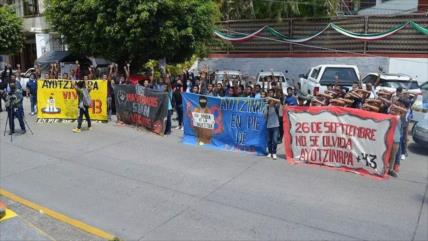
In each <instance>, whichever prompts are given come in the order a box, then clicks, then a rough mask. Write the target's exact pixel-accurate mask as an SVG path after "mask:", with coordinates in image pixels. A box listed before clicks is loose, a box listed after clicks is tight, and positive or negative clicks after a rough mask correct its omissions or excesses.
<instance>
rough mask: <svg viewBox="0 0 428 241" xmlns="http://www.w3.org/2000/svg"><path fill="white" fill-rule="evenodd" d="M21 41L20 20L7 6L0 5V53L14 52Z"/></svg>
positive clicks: (19, 48)
mask: <svg viewBox="0 0 428 241" xmlns="http://www.w3.org/2000/svg"><path fill="white" fill-rule="evenodd" d="M22 43H23V35H22V22H21V19H20V18H18V17H17V16H16V14H15V12H14V11H13V9H12V8H11V7H9V6H4V7H0V54H16V53H18V52H19V51H20V50H21V47H22Z"/></svg>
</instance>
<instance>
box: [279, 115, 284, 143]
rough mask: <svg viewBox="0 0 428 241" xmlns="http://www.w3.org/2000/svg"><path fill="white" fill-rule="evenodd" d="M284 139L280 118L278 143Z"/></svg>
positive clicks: (280, 119)
mask: <svg viewBox="0 0 428 241" xmlns="http://www.w3.org/2000/svg"><path fill="white" fill-rule="evenodd" d="M283 137H284V121H283V120H282V116H280V117H279V135H278V143H282V138H283Z"/></svg>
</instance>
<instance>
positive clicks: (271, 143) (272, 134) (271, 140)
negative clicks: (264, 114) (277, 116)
mask: <svg viewBox="0 0 428 241" xmlns="http://www.w3.org/2000/svg"><path fill="white" fill-rule="evenodd" d="M267 132H268V133H267V134H268V135H267V144H268V151H269V153H270V154H276V147H277V145H278V136H279V127H272V128H267Z"/></svg>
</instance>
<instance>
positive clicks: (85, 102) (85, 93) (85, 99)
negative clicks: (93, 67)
mask: <svg viewBox="0 0 428 241" xmlns="http://www.w3.org/2000/svg"><path fill="white" fill-rule="evenodd" d="M82 95H83V98H82V102H83V106H84V107H89V106H91V103H92V100H91V96H90V95H89V92H88V90H87V89H83V90H82Z"/></svg>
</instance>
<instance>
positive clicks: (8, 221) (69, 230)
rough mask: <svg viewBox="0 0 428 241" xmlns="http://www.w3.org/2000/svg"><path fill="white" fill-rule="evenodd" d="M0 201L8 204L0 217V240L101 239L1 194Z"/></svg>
mask: <svg viewBox="0 0 428 241" xmlns="http://www.w3.org/2000/svg"><path fill="white" fill-rule="evenodd" d="M0 201H1V202H3V203H5V204H6V205H7V206H8V209H7V211H6V213H7V214H6V216H5V217H3V218H2V219H0V233H1V235H0V241H3V240H4V241H6V240H7V241H10V240H48V241H56V240H101V239H99V238H97V237H95V236H92V235H89V234H86V233H84V232H82V231H80V230H78V229H76V228H74V227H71V226H69V225H67V224H64V223H61V222H59V221H57V220H55V219H52V218H50V217H48V216H46V215H44V214H43V213H40V212H38V211H35V210H32V209H30V208H27V207H25V206H23V205H21V204H19V203H16V202H14V201H11V200H9V199H6V198H5V197H3V196H0Z"/></svg>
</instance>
